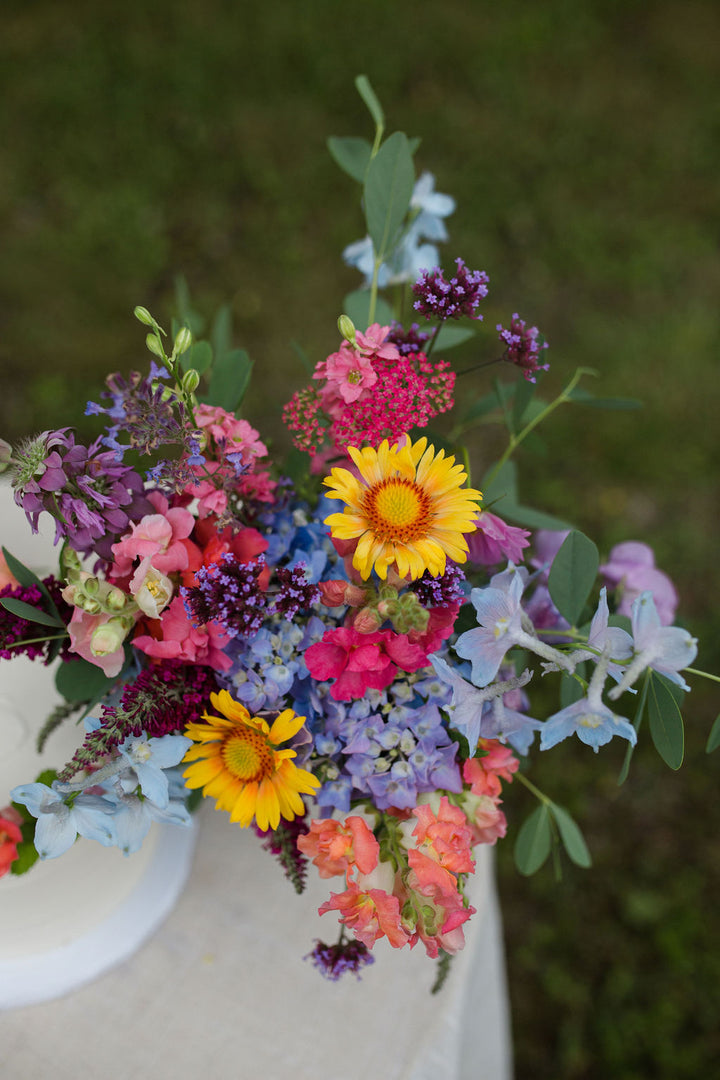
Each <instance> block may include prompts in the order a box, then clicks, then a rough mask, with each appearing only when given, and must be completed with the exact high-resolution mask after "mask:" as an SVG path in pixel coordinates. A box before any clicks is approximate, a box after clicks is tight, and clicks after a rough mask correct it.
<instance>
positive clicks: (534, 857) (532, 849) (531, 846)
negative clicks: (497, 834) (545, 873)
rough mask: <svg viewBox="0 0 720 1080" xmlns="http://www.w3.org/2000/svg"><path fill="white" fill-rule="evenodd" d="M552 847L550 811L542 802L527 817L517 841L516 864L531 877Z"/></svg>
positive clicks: (522, 872) (521, 871)
mask: <svg viewBox="0 0 720 1080" xmlns="http://www.w3.org/2000/svg"><path fill="white" fill-rule="evenodd" d="M551 847H552V830H551V828H550V813H549V811H548V808H547V806H546V805H545V803H542V804H541V805H540V806H538V807H537V808H536V809H535V810H533V812H532V814H530V817H528V818H526V819H525V821H524V822H523V824H522V827H521V828H520V832H519V833H518V835H517V840H516V841H515V851H514V854H515V865H516V866H517V868H518V870H519V871H520V873H521V874H524V875H525V876H526V877H529V876H530V874H534V873H535V871H536V870H539V869H540V867H541V866H542V865H543V863H544V862H545V860H546V859H547V857H548V855H549V854H550V849H551Z"/></svg>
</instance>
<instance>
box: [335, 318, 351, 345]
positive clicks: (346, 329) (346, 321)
mask: <svg viewBox="0 0 720 1080" xmlns="http://www.w3.org/2000/svg"><path fill="white" fill-rule="evenodd" d="M337 325H338V330H339V331H340V333H341V334H342V336H343V337H344V338H345V340H346V341H349V342H350V344H351V345H354V344H355V323H354V322H353V321H352V319H351V318H350V316H349V315H341V316H340V318H339V319H338V321H337Z"/></svg>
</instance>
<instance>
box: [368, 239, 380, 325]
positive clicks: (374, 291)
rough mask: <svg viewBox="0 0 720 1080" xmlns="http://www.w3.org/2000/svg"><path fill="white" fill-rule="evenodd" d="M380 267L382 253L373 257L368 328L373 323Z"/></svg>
mask: <svg viewBox="0 0 720 1080" xmlns="http://www.w3.org/2000/svg"><path fill="white" fill-rule="evenodd" d="M381 266H382V253H381V254H380V255H376V256H375V264H374V266H373V276H372V285H371V286H370V306H369V308H368V326H372V324H373V322H374V321H375V308H376V306H377V294H378V274H379V273H380V267H381Z"/></svg>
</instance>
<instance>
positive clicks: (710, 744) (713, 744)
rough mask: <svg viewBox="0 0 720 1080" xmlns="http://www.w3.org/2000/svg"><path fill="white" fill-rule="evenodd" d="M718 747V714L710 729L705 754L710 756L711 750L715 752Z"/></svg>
mask: <svg viewBox="0 0 720 1080" xmlns="http://www.w3.org/2000/svg"><path fill="white" fill-rule="evenodd" d="M718 746H720V713H718V715H717V716H716V717H715V722H714V724H713V726H712V728H711V729H710V734H709V735H708V741H707V745H706V747H705V753H706V754H712V752H713V750H717V748H718Z"/></svg>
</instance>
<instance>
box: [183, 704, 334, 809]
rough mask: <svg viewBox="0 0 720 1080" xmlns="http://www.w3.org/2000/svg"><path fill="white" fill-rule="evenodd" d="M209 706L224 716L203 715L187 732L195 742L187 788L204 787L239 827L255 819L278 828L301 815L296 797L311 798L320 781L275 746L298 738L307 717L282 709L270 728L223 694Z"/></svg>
mask: <svg viewBox="0 0 720 1080" xmlns="http://www.w3.org/2000/svg"><path fill="white" fill-rule="evenodd" d="M210 701H211V702H212V704H213V707H214V708H215V709H217V710H218V712H220V713H222V716H211V715H209V714H208V713H203V720H205V721H206V722H205V723H194V724H188V725H187V727H186V728H185V734H186V735H187V736H188V737H189V738H190V739H192V740H193V741H194V742H195V743H197V745H196V746H191V747H190V749H189V750H188V751H187V753H186V754H185V757H184V758H183V761H190V762H192V763H193V764H191V765H190V766H189V767H188V768H187V769H186V770H185V772H184V773H183V776H184V778H185V786H186V787H189V788H202V789H203V795H204V796H211V797H213V798H215V800H216V801H215V809H216V810H227V811H228V812H229V814H230V820H231V821H237V822H238V823H239V824H240V825H241V826H242V827H243V828H245V827H247V826H248V825H250V824H251V822H252V820H253V818H254V819H255V821H256V822H257V824H258V826H259V827H260V828H261V829H276V828H277V826H278V825H279V823H280V818H281V817H283V818H286V819H287V820H288V821H292V820H293V818H294V817H295V816H296V815H301V814H303V813H304V812H305V807H304V805H303V801H302V799H301V798H300V795H301V794H304V795H314V794H315V792H316V790H317V789H318V788H319V787H320V781H319V780H318V779H317V778H316V777H315V776H313V774H312V773H310V772H307V770H306V769H299V768H298V767H297V766H296V765H295V764H294V762H293V761H292V760H291V758H294V757H295V756H296V753H295V751H294V750H291V749H290V748H289V747H287V748H285V749H284V750H278V749H276V747H277V746H278V745H279V744H280V743H283V742H287V740H288V739H291V738H292V737H293V735H296V734H297V732H298V731H299V730H300V728H301V727H302V726H303V724H304V723H305V717H304V716H296V715H295V713H294V712H293V710H292V709H285V711H284V712H281V713H280V715H279V716H278V717H277V718H276V719H275V720H274V721H273V723H272V726H270V725H268V723H267V721H265V720H263V719H262V718H261V717H259V716H251V715H250V713H249V712H248V710H247V709H246V708H245V706H244V705H241V704H240V703H239V702H237V701H235V700H234V699H233V698H232V697H231V696H230V694H229V693H228V692H227V690H221V691H220V693H219V694H211V695H210Z"/></svg>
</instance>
